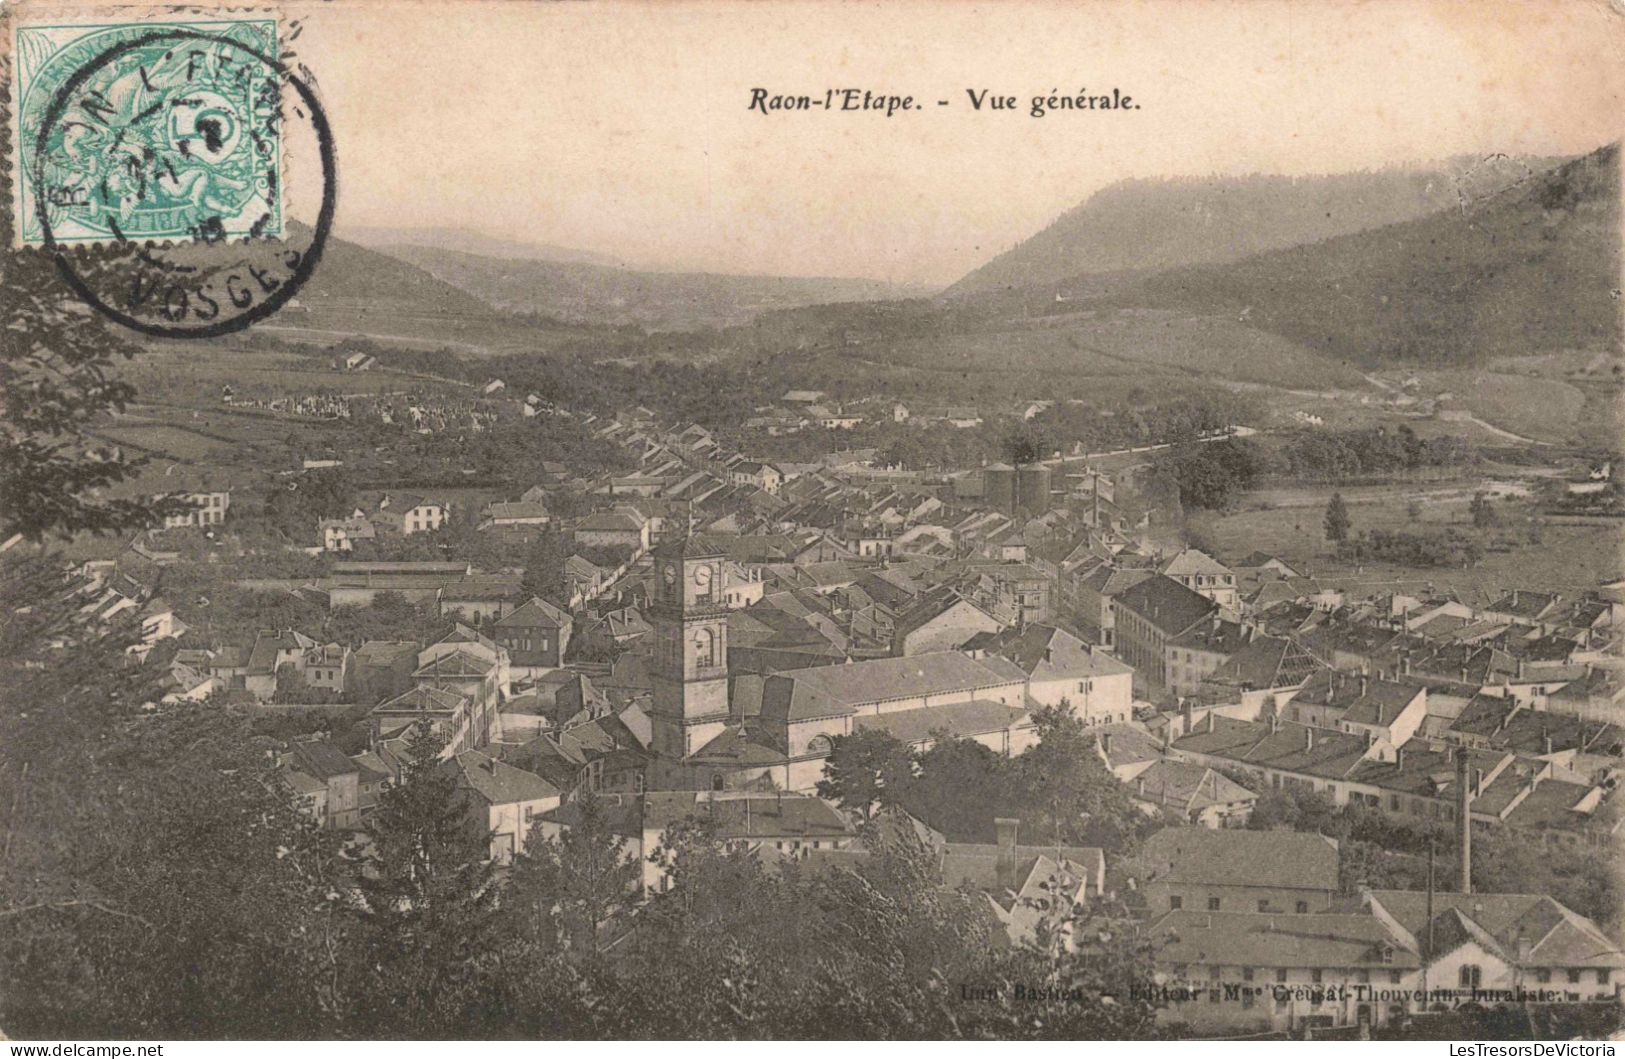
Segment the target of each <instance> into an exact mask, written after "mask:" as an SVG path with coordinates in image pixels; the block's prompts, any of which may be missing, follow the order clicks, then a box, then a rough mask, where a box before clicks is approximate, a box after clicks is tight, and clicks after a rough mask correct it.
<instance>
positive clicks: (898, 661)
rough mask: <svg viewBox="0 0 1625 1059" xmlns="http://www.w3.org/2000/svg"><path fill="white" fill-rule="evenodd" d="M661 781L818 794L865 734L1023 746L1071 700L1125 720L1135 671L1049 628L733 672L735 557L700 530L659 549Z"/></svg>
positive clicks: (658, 784)
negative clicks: (906, 651) (837, 750)
mask: <svg viewBox="0 0 1625 1059" xmlns="http://www.w3.org/2000/svg"><path fill="white" fill-rule="evenodd" d="M653 560H654V581H653V589H652V592H651V600H650V605H649V607H648V611H647V616H648V619H649V622H650V624H651V625H652V626H653V630H654V634H653V637H652V643H653V655H652V657H651V659H650V679H651V685H652V689H651V690H652V694H651V704H650V721H651V733H652V734H651V739H650V750H651V751H653V753H654V754H655V755H656V761H655V762H654V764H653V765H652V766H651V770H650V776H649V781H650V786H651V787H652V788H655V789H666V790H673V789H676V790H735V789H749V788H762V789H777V790H790V791H810V790H812V789H813V788H814V787H815V786H816V785H817V783H818V781H819V779H821V778H822V777H823V774H824V762H825V760H826V759H827V758H828V756H829V753H830V749H831V745H832V743H831V741H832V739H833V738H834V737H836V736H842V735H852V734H855V733H857V732H860V731H863V730H866V729H878V730H881V731H884V732H887V733H889V734H891V735H893V736H895V737H896V738H898V739H900V740H902V741H903V742H905V743H908V744H910V745H911V746H914V747H916V748H918V749H925V748H928V747H929V746H930V744H931V740H932V737H933V733H936V732H940V731H947V732H950V733H952V734H953V735H955V736H957V737H960V738H967V739H974V740H976V741H977V742H979V743H982V744H983V745H984V746H987V747H989V748H990V749H992V750H995V751H997V752H999V753H1002V754H1007V755H1015V754H1019V753H1021V752H1022V751H1024V750H1026V749H1027V748H1028V747H1030V746H1031V745H1033V744H1034V743H1035V742H1036V741H1037V736H1036V734H1035V730H1034V722H1033V717H1032V714H1033V711H1034V710H1036V709H1038V708H1040V707H1042V706H1054V705H1060V704H1061V703H1062V702H1063V701H1064V702H1066V704H1067V705H1068V706H1070V707H1071V708H1072V709H1073V710H1074V711H1075V712H1077V713H1078V715H1079V716H1080V717H1082V718H1083V719H1084V721H1085V723H1103V724H1104V723H1113V722H1119V721H1126V720H1128V719H1129V716H1130V708H1131V707H1130V701H1131V684H1132V679H1133V672H1132V670H1131V669H1129V667H1127V666H1125V665H1123V664H1122V663H1121V662H1119V661H1117V660H1116V659H1114V658H1111V657H1110V656H1108V655H1105V654H1102V653H1099V652H1096V651H1094V650H1091V649H1090V648H1089V647H1088V645H1086V644H1084V643H1082V642H1081V641H1079V640H1078V639H1077V638H1076V637H1073V636H1071V635H1069V634H1068V633H1066V632H1064V631H1062V630H1059V629H1055V628H1053V627H1050V626H1040V625H1035V626H1028V627H1025V628H1022V629H1012V630H1007V631H1006V633H1005V634H1002V635H995V636H989V637H987V638H985V643H984V644H982V645H980V647H978V649H975V650H972V651H968V652H967V651H935V652H928V653H925V654H918V655H910V656H907V657H901V658H878V659H872V660H869V661H862V662H849V663H846V664H844V665H828V666H816V667H810V668H805V669H791V670H785V671H782V672H777V673H771V674H767V675H765V676H764V675H761V674H756V673H741V674H732V675H731V674H730V673H729V669H728V609H727V607H726V599H727V590H728V585H727V579H728V576H729V575H728V569H729V566H728V563H727V562H726V560H725V554H724V551H723V549H722V548H721V547H719V546H718V545H717V544H716V543H715V542H713V541H711V540H709V539H707V538H705V537H702V536H693V537H686V538H683V539H678V540H672V541H669V542H667V543H665V544H663V545H661V546H660V547H658V548H656V549H655V550H654V552H653Z"/></svg>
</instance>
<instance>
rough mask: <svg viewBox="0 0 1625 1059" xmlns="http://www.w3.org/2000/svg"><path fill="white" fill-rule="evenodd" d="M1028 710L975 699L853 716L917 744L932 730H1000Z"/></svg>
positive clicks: (963, 733)
mask: <svg viewBox="0 0 1625 1059" xmlns="http://www.w3.org/2000/svg"><path fill="white" fill-rule="evenodd" d="M1026 717H1027V711H1026V710H1024V709H1019V708H1016V707H1013V706H1006V705H1004V704H1003V703H1001V702H991V701H988V700H984V699H972V700H971V701H969V702H950V703H944V704H942V705H940V706H919V707H916V708H914V709H912V710H893V711H892V712H890V713H880V714H873V713H870V714H863V715H861V716H858V717H854V718H853V719H852V720H853V723H854V724H855V725H856V726H857V727H858V728H872V729H878V730H880V731H883V732H885V733H887V734H888V735H890V736H892V737H893V738H895V739H900V740H902V741H903V742H905V743H918V742H920V741H921V740H924V739H926V738H928V737H929V736H930V735H931V734H932V733H933V732H937V731H946V732H948V733H949V734H950V735H952V736H954V737H955V738H959V739H970V738H974V737H976V736H979V735H987V734H989V733H991V732H1000V731H1003V730H1004V729H1006V728H1009V727H1011V726H1013V725H1016V724H1019V723H1020V722H1021V721H1022V720H1024V719H1025V718H1026Z"/></svg>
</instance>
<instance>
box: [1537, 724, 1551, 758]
mask: <svg viewBox="0 0 1625 1059" xmlns="http://www.w3.org/2000/svg"><path fill="white" fill-rule="evenodd" d="M1540 741H1541V743H1543V744H1544V745H1545V747H1546V750H1545V753H1546V755H1547V756H1548V757H1550V756H1551V753H1552V730H1551V729H1550V728H1548V727H1546V726H1545V725H1544V724H1543V725H1541V726H1540Z"/></svg>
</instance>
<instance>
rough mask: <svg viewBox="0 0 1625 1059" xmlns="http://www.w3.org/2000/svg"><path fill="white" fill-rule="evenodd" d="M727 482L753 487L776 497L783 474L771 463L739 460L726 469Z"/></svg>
mask: <svg viewBox="0 0 1625 1059" xmlns="http://www.w3.org/2000/svg"><path fill="white" fill-rule="evenodd" d="M728 480H729V481H730V482H734V483H736V484H739V485H754V486H755V487H756V488H758V489H761V490H763V491H764V492H767V493H771V494H773V495H774V496H777V495H778V493H779V487H780V486H782V485H783V484H784V472H783V471H781V470H779V469H778V468H777V467H775V466H773V464H771V463H758V462H757V461H755V460H741V461H740V462H738V463H736V464H734V465H733V466H732V467H730V468H728Z"/></svg>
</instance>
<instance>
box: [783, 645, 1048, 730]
mask: <svg viewBox="0 0 1625 1059" xmlns="http://www.w3.org/2000/svg"><path fill="white" fill-rule="evenodd" d="M997 663H1002V666H999V665H998V664H997ZM1022 679H1023V678H1022V674H1021V673H1020V672H1019V671H1017V670H1015V668H1014V667H1013V666H1011V665H1010V664H1009V663H1008V662H1004V660H1003V659H997V660H994V661H992V662H988V661H982V660H979V659H975V658H971V657H970V656H969V655H964V654H961V653H959V652H958V651H937V652H931V653H927V654H921V655H911V656H908V657H904V658H876V659H871V660H869V661H866V662H852V663H849V664H847V665H834V666H814V667H812V668H809V669H792V670H788V671H786V672H783V673H777V674H774V675H773V676H770V677H768V678H767V682H766V685H765V686H764V688H763V694H762V712H763V713H764V714H767V715H769V716H779V717H784V718H786V719H787V720H791V721H796V720H806V719H810V718H813V717H838V716H842V715H844V714H847V713H850V712H852V710H853V708H854V707H856V706H858V705H861V704H864V703H872V702H883V701H886V700H889V699H904V698H915V697H919V696H926V695H941V694H946V693H948V692H954V691H975V690H979V689H984V688H993V687H1003V686H1008V685H1010V684H1017V683H1020V682H1021V681H1022Z"/></svg>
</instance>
